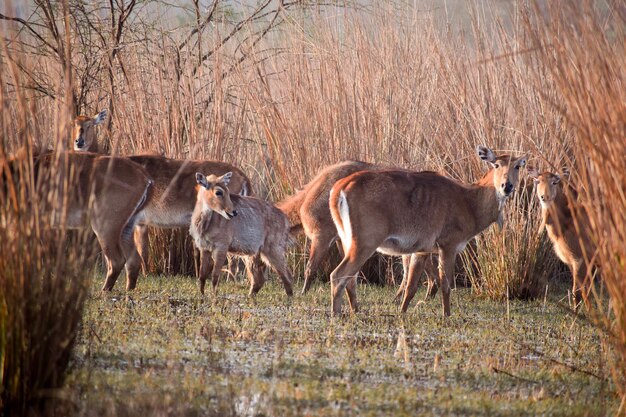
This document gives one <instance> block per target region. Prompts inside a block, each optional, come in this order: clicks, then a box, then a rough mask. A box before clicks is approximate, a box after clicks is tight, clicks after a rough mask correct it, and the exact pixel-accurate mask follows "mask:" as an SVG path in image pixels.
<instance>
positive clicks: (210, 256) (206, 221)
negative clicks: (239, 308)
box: [189, 172, 293, 296]
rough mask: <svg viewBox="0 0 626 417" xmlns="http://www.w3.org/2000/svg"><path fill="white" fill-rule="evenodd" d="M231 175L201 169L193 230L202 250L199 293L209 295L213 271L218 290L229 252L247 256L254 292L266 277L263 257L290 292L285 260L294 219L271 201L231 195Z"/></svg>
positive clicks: (197, 174) (191, 232) (197, 245)
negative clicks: (205, 286)
mask: <svg viewBox="0 0 626 417" xmlns="http://www.w3.org/2000/svg"><path fill="white" fill-rule="evenodd" d="M232 177H233V174H232V173H230V172H227V173H226V174H224V175H222V176H220V177H217V176H215V175H209V176H208V177H207V176H205V175H204V174H201V173H196V182H197V186H196V190H197V200H196V206H195V209H194V211H193V216H192V219H191V225H190V226H189V233H190V234H191V236H192V237H193V240H194V242H195V244H196V247H197V248H198V249H199V250H200V251H201V253H202V255H201V264H200V276H199V280H200V293H202V294H204V285H205V281H206V279H207V276H208V275H209V272H210V274H211V278H212V284H213V290H214V291H217V284H218V281H219V276H220V270H221V266H222V265H223V264H224V261H225V260H226V254H227V253H229V252H230V253H232V254H234V255H246V256H248V258H247V259H246V260H247V262H248V276H249V278H250V295H254V294H256V293H257V292H258V291H259V290H260V289H261V287H263V284H264V282H265V278H264V277H263V266H262V265H261V262H260V261H261V260H263V261H264V262H265V263H267V264H268V265H270V266H271V267H273V268H274V269H275V270H276V272H277V273H278V275H279V277H280V279H281V280H282V283H283V286H284V287H285V292H286V293H287V295H289V296H291V295H292V294H293V291H292V286H291V273H290V272H289V269H288V267H287V261H286V259H285V252H286V250H287V246H288V245H289V243H290V239H289V220H288V219H287V217H286V216H285V215H284V214H283V212H281V211H280V210H279V209H277V208H276V207H274V206H273V205H272V204H270V203H268V202H265V201H262V200H259V199H258V198H254V197H246V196H240V195H236V194H231V193H230V192H229V189H228V185H229V183H230V181H231V179H232ZM250 263H251V264H252V265H250Z"/></svg>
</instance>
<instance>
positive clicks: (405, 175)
mask: <svg viewBox="0 0 626 417" xmlns="http://www.w3.org/2000/svg"><path fill="white" fill-rule="evenodd" d="M477 152H478V156H479V157H480V158H481V159H482V160H484V161H486V162H488V163H490V164H491V165H492V169H490V170H489V172H487V174H485V176H484V177H483V178H481V179H480V180H478V181H477V182H476V183H474V184H464V183H462V182H459V181H455V180H453V179H451V178H447V177H445V176H443V175H440V174H437V173H434V172H429V171H424V172H413V171H406V170H384V171H362V172H358V173H355V174H352V175H350V176H349V177H347V178H344V179H342V180H340V181H338V182H337V183H336V184H335V185H334V186H333V188H332V190H331V193H330V210H331V214H332V218H333V221H334V222H335V225H336V227H337V232H338V233H339V236H340V238H341V242H342V245H343V248H344V253H345V256H344V258H343V260H342V261H341V263H340V264H339V265H338V266H337V268H336V269H335V270H334V271H333V272H332V273H331V276H330V282H331V293H332V294H331V299H332V305H331V307H332V313H333V314H334V315H337V314H340V313H341V301H342V295H343V290H344V289H345V290H346V292H347V294H348V299H349V302H350V306H351V308H352V310H353V311H355V312H356V311H357V302H356V277H355V274H356V273H357V272H358V271H359V269H360V268H361V265H363V263H364V262H365V261H366V260H367V259H368V258H369V257H370V256H371V255H372V254H373V253H374V252H375V251H378V252H381V253H385V254H390V255H406V254H415V253H424V252H432V251H434V250H435V249H437V250H438V252H439V272H440V286H441V293H442V298H443V314H444V315H445V316H449V315H450V280H451V279H452V274H453V272H454V265H455V260H456V255H457V254H458V253H459V252H461V251H462V250H463V249H464V247H465V245H466V244H467V242H468V241H469V240H470V239H471V238H472V237H474V236H475V235H477V234H478V233H480V232H481V231H483V230H484V229H486V228H487V227H488V226H489V225H491V224H492V223H494V222H496V221H498V220H499V219H500V218H501V210H502V207H503V204H504V202H505V201H506V199H507V198H508V197H509V196H510V195H511V193H512V192H513V191H514V190H515V186H516V185H517V182H518V179H519V168H520V167H523V166H524V165H525V163H526V156H522V157H519V158H514V157H512V156H509V155H500V156H496V155H495V154H494V153H493V151H491V150H490V149H488V148H486V147H483V146H480V147H478V148H477ZM426 260H427V256H425V255H420V256H413V257H412V258H411V264H410V267H409V272H408V279H407V284H406V288H405V290H404V291H405V292H404V299H403V301H402V307H401V308H402V312H405V311H406V310H407V308H408V306H409V303H410V301H411V299H412V298H413V296H414V295H415V292H416V291H417V285H418V284H419V278H420V276H421V274H422V272H423V269H424V263H425V261H426Z"/></svg>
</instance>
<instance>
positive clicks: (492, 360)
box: [69, 277, 618, 416]
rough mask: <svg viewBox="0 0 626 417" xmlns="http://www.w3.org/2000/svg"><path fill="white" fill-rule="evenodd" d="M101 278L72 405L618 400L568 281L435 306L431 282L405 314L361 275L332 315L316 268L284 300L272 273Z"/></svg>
mask: <svg viewBox="0 0 626 417" xmlns="http://www.w3.org/2000/svg"><path fill="white" fill-rule="evenodd" d="M98 284H99V282H94V283H93V286H92V288H93V290H92V295H91V297H90V299H89V300H88V302H87V306H86V312H85V316H84V319H83V325H82V329H81V332H80V335H79V341H78V345H77V349H76V352H75V356H74V360H73V364H72V368H71V371H70V377H69V389H70V391H71V392H72V393H73V394H74V396H73V398H74V401H75V403H76V406H77V408H78V411H79V413H80V414H82V415H119V416H124V415H128V416H130V415H148V414H152V415H187V416H196V415H220V416H222V415H226V416H228V415H233V416H234V415H238V416H302V415H311V416H319V415H355V416H356V415H359V416H377V415H394V416H404V415H406V416H412V415H416V414H427V415H529V416H531V415H564V416H577V415H580V416H583V415H605V414H611V413H614V412H615V411H616V407H617V405H618V403H617V397H616V395H615V394H614V392H613V386H612V385H611V384H612V383H611V382H610V381H609V379H610V378H609V375H608V370H607V369H604V368H603V364H604V363H605V362H606V354H605V353H604V350H605V347H604V345H603V342H602V338H601V336H600V334H599V333H598V331H597V330H595V329H594V328H593V327H592V326H591V325H589V324H587V323H586V321H585V320H582V319H580V318H578V319H577V318H575V317H573V316H572V315H571V314H569V313H568V312H567V310H565V309H564V308H563V307H562V305H561V304H560V302H559V299H560V298H563V297H565V295H566V290H565V289H559V288H556V289H554V290H551V291H549V293H548V297H547V299H546V300H537V301H534V302H520V301H512V302H511V303H510V305H509V306H507V305H506V303H497V302H493V301H488V300H486V299H481V298H477V297H476V296H473V295H472V294H471V292H470V290H469V289H458V290H455V291H454V292H453V296H452V300H453V316H452V317H450V318H448V319H443V318H442V317H440V299H439V297H437V298H436V299H435V300H430V301H426V302H425V303H422V304H420V305H418V306H417V307H413V308H412V309H411V310H410V312H409V313H408V314H406V316H405V317H402V316H401V315H400V314H399V312H398V308H397V307H396V305H395V304H394V303H393V294H394V290H393V289H392V288H389V287H387V288H383V287H376V286H368V285H360V286H359V288H358V296H359V301H360V304H361V311H360V312H359V313H358V314H356V315H354V316H347V317H344V318H340V319H331V318H330V317H329V314H328V311H329V303H330V295H329V288H328V284H324V283H317V285H316V286H314V287H313V289H312V290H311V291H310V292H309V293H308V294H307V295H306V296H300V295H297V296H295V297H294V298H293V299H291V300H289V299H288V298H287V297H286V296H285V294H284V292H283V289H282V287H281V286H280V285H279V284H278V283H277V282H276V280H272V281H271V282H269V283H268V284H267V285H266V287H264V288H263V289H262V290H261V292H260V293H259V295H258V296H257V297H256V298H255V299H251V298H248V297H247V296H246V295H245V294H246V293H247V286H246V285H245V283H244V282H232V281H230V282H222V283H221V285H220V288H219V289H220V291H219V296H218V297H217V298H214V297H213V296H205V297H204V298H202V297H200V295H199V292H198V290H197V288H196V285H195V281H194V280H192V279H191V278H187V277H148V278H145V279H142V280H141V281H140V283H139V289H138V291H136V292H134V293H132V295H130V296H127V295H126V294H125V293H124V292H121V290H117V291H115V292H113V293H112V294H104V295H101V294H100V293H99V292H98V291H97V288H98V286H99V285H98ZM118 288H120V289H121V288H122V285H119V283H118ZM418 297H423V292H421V293H419V294H418ZM416 298H417V297H416ZM507 311H508V313H507ZM573 368H575V370H573ZM587 372H589V373H592V374H595V375H597V376H592V375H590V374H589V373H587ZM598 376H599V377H600V378H598Z"/></svg>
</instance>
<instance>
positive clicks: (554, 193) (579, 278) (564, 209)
mask: <svg viewBox="0 0 626 417" xmlns="http://www.w3.org/2000/svg"><path fill="white" fill-rule="evenodd" d="M528 175H530V177H531V178H533V180H534V181H535V184H536V187H537V197H538V198H539V202H540V203H541V216H542V222H541V227H540V231H541V230H543V228H544V227H545V229H546V230H547V232H548V237H549V238H550V240H551V241H552V244H553V245H554V251H555V252H556V255H557V256H558V257H559V259H560V260H561V261H563V262H564V263H565V264H566V265H567V266H568V267H569V268H570V270H571V271H572V278H573V286H572V294H574V301H575V304H576V305H575V308H578V306H579V305H580V302H581V301H582V300H584V301H585V304H588V295H589V290H590V289H591V279H586V277H587V268H586V266H585V258H587V259H589V260H591V259H592V258H593V255H594V253H595V246H594V245H593V243H592V241H591V238H590V237H589V233H588V224H587V223H586V222H585V220H584V218H582V217H581V216H578V217H576V218H574V216H575V213H573V212H572V210H571V208H570V205H569V203H568V198H567V196H566V194H565V192H564V190H563V185H562V181H561V177H560V176H559V175H558V174H553V173H552V172H548V171H546V172H542V173H540V172H539V171H538V170H537V169H536V168H533V167H528ZM563 176H564V177H566V178H567V177H568V176H569V172H568V171H567V170H566V169H564V170H563ZM567 192H568V193H569V194H570V197H571V198H572V200H571V201H575V200H576V196H577V193H576V191H575V190H574V189H573V188H571V187H569V190H568V191H567Z"/></svg>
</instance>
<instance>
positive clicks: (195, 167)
mask: <svg viewBox="0 0 626 417" xmlns="http://www.w3.org/2000/svg"><path fill="white" fill-rule="evenodd" d="M106 116H107V111H106V110H102V111H101V112H100V113H98V114H97V115H96V116H94V117H91V118H90V117H86V116H78V117H77V118H76V119H75V120H74V135H73V136H74V149H75V150H76V151H85V152H97V151H99V149H100V146H99V145H98V141H97V135H96V126H97V125H99V124H100V123H102V122H103V121H104V120H105V119H106ZM128 158H129V159H130V160H132V161H133V162H136V163H138V164H139V165H141V166H142V167H143V168H144V169H145V170H146V171H147V172H148V174H149V175H150V176H151V177H152V178H153V180H154V197H153V198H152V199H151V200H150V201H149V202H148V203H147V204H146V207H145V210H144V211H143V212H142V215H141V216H140V217H139V218H138V221H137V226H136V228H135V245H136V246H137V250H138V252H139V254H140V258H139V261H140V262H141V261H142V260H143V262H144V264H145V263H146V262H147V259H148V228H147V226H154V227H158V228H177V227H189V223H190V221H191V214H192V212H193V210H194V206H195V203H196V190H195V189H194V179H195V173H196V172H199V171H200V172H210V173H212V174H215V175H222V174H225V173H227V172H231V173H232V177H231V179H230V190H231V192H233V193H238V194H241V195H251V194H252V187H251V185H250V180H249V179H248V177H247V176H246V174H244V173H243V172H242V171H241V170H240V169H239V168H236V167H234V166H233V165H231V164H228V163H225V162H218V161H201V160H181V159H170V158H165V157H163V156H158V155H133V156H129V157H128ZM139 267H141V263H140V265H139ZM220 267H221V265H220ZM135 268H136V266H135V265H132V269H133V270H134V269H135ZM135 282H136V279H135ZM133 288H134V286H133Z"/></svg>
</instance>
